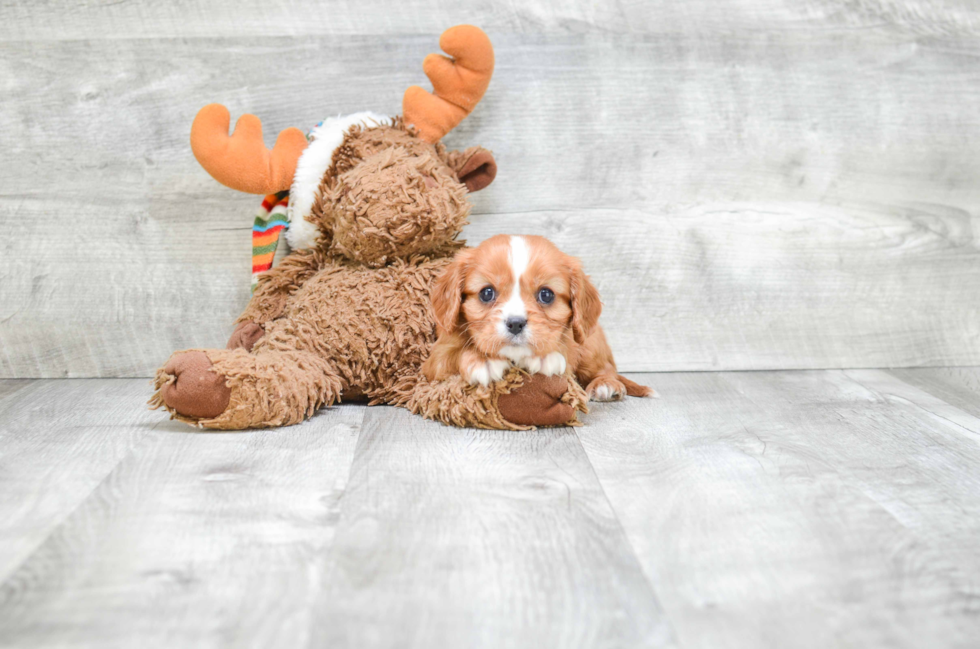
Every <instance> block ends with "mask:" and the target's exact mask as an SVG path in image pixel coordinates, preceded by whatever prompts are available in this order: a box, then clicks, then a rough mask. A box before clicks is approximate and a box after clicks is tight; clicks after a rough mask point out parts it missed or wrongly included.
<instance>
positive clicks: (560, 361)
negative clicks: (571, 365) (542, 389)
mask: <svg viewBox="0 0 980 649" xmlns="http://www.w3.org/2000/svg"><path fill="white" fill-rule="evenodd" d="M523 365H524V369H526V370H527V371H528V373H529V374H543V375H545V376H555V375H556V374H564V373H565V368H566V367H567V366H568V361H566V360H565V356H564V355H563V354H562V353H561V352H551V353H550V354H548V355H547V356H530V357H528V358H526V359H524V363H523Z"/></svg>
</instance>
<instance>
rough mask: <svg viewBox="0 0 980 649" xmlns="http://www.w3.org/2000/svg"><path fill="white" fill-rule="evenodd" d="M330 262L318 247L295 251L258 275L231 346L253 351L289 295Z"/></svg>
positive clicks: (229, 345)
mask: <svg viewBox="0 0 980 649" xmlns="http://www.w3.org/2000/svg"><path fill="white" fill-rule="evenodd" d="M327 263H329V262H328V261H327V259H326V257H325V255H324V254H323V253H322V252H321V251H320V250H318V249H315V248H311V249H307V250H294V251H293V252H291V253H290V254H289V255H287V256H286V257H285V258H284V259H283V260H282V262H280V264H279V265H278V266H276V267H275V268H272V269H271V270H269V271H266V272H265V273H263V274H262V275H261V276H259V281H258V285H257V286H256V287H255V293H254V294H252V299H251V300H250V301H249V303H248V306H247V307H245V311H243V312H242V314H241V315H240V316H238V320H236V321H235V323H236V325H235V331H234V332H232V334H231V338H230V339H229V340H228V349H236V348H238V347H244V348H245V349H246V350H251V349H252V345H254V344H255V342H256V341H257V340H258V339H259V338H261V337H262V336H263V334H264V333H265V330H264V329H263V325H265V323H267V322H270V321H272V320H275V319H276V318H278V317H279V316H281V315H282V314H283V312H284V311H285V310H286V301H287V299H288V298H289V296H290V295H291V294H292V293H293V292H294V291H295V290H296V289H298V288H299V287H300V286H302V285H303V284H304V283H305V282H306V280H308V279H309V278H310V277H312V276H313V275H314V274H315V273H316V272H317V271H318V270H320V269H321V268H323V267H324V266H325V265H326V264H327Z"/></svg>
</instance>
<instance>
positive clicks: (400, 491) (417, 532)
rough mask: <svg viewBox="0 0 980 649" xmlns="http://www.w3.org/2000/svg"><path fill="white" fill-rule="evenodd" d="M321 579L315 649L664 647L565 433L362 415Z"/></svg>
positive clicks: (656, 620) (660, 628) (634, 569)
mask: <svg viewBox="0 0 980 649" xmlns="http://www.w3.org/2000/svg"><path fill="white" fill-rule="evenodd" d="M322 582H323V584H324V589H323V590H322V591H321V592H320V593H319V597H318V600H317V604H316V605H315V608H316V610H317V611H318V614H317V616H316V619H315V626H314V630H313V635H312V638H311V641H312V643H313V645H315V646H323V647H363V648H375V647H462V646H466V647H488V648H489V647H494V648H496V647H543V646H554V647H659V646H669V645H670V644H671V643H670V629H669V626H668V625H667V624H666V623H665V621H664V618H663V616H662V613H661V610H660V607H659V604H658V603H657V600H656V597H655V594H654V592H653V590H652V589H651V586H650V584H649V583H647V581H646V580H645V579H644V577H643V575H642V571H641V570H640V567H639V565H638V564H637V563H636V560H635V558H634V557H633V554H632V552H631V550H630V548H629V546H628V545H627V543H626V540H625V538H624V536H623V534H622V530H621V529H620V527H619V524H618V522H617V521H616V518H615V516H613V515H612V512H611V511H610V509H609V504H608V502H607V501H606V499H605V496H604V495H603V493H602V489H601V488H600V487H599V484H598V483H597V482H596V480H595V475H594V474H593V472H592V469H591V467H590V466H589V463H588V460H587V459H586V457H585V454H584V453H583V451H582V447H581V445H580V444H579V441H578V438H577V437H576V435H575V433H574V432H573V431H572V430H570V429H551V430H541V431H533V432H512V431H475V430H462V429H452V428H448V427H445V426H442V425H439V424H435V423H433V422H429V421H425V420H422V419H420V418H418V417H415V416H412V415H410V414H409V413H408V412H406V411H404V410H400V409H393V408H377V409H371V410H369V411H368V413H367V415H366V417H365V421H364V430H363V433H362V435H361V438H360V439H359V440H358V447H357V454H356V457H355V459H354V464H353V466H352V468H351V479H350V483H349V485H348V490H347V493H346V495H345V497H344V501H343V508H342V511H341V515H340V521H339V523H338V529H337V537H336V540H335V542H334V545H333V546H332V548H331V555H330V559H329V561H328V563H327V565H326V568H325V570H324V572H323V574H322Z"/></svg>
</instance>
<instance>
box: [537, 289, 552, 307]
mask: <svg viewBox="0 0 980 649" xmlns="http://www.w3.org/2000/svg"><path fill="white" fill-rule="evenodd" d="M554 301H555V292H554V291H552V290H551V289H550V288H548V287H545V288H543V289H541V290H540V291H538V302H540V303H541V304H551V303H552V302H554Z"/></svg>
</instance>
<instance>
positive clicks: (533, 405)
mask: <svg viewBox="0 0 980 649" xmlns="http://www.w3.org/2000/svg"><path fill="white" fill-rule="evenodd" d="M566 392H568V381H567V380H566V379H565V377H564V376H562V375H560V374H556V375H554V376H545V375H544V374H531V375H530V376H528V377H527V378H525V379H524V384H523V385H521V387H519V388H517V389H516V390H514V391H513V392H511V393H509V394H501V395H500V397H499V399H498V401H497V407H498V409H499V410H500V414H501V415H502V416H503V418H504V419H506V420H507V421H509V422H511V423H514V424H517V425H519V426H561V425H562V424H567V423H568V422H570V421H572V420H573V419H574V418H575V408H573V407H572V406H570V405H569V404H567V403H563V402H562V400H561V399H562V397H563V396H565V393H566Z"/></svg>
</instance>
